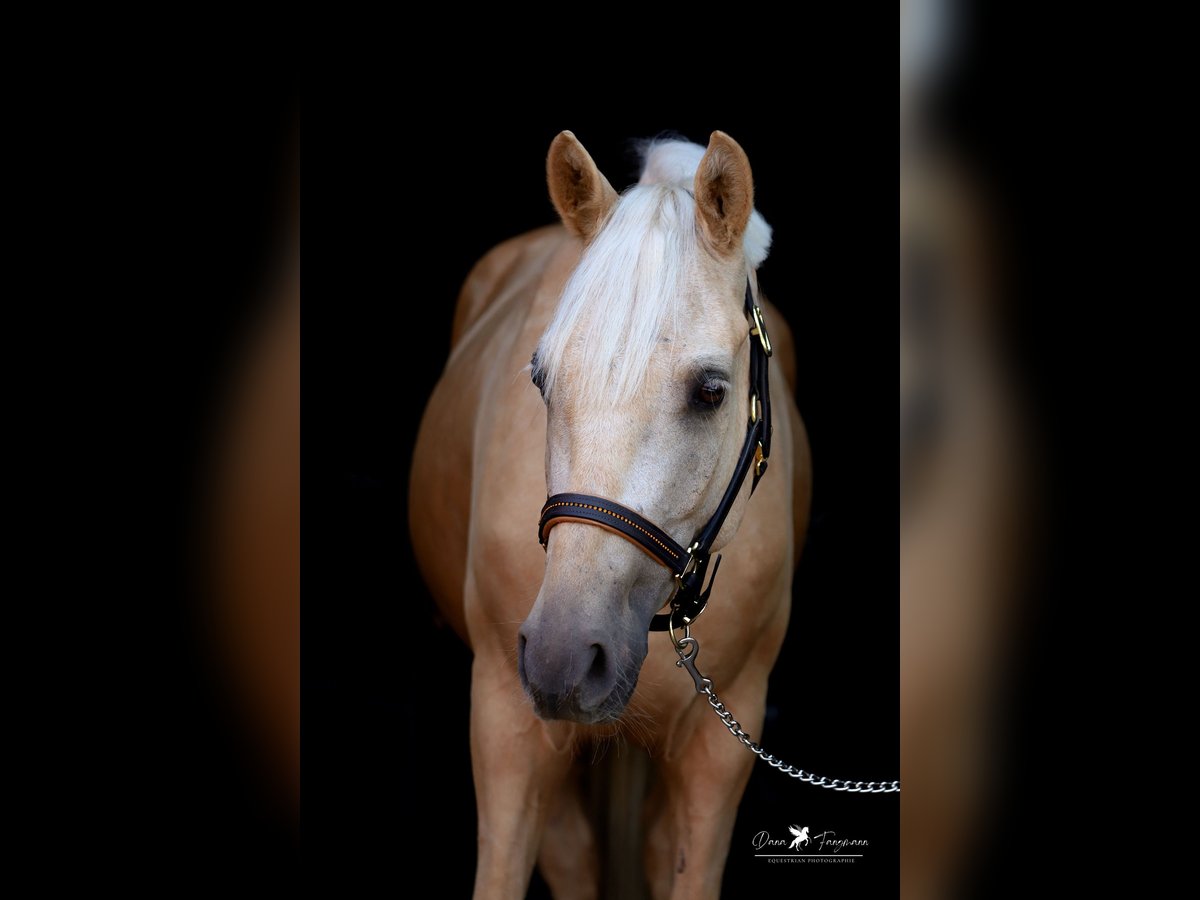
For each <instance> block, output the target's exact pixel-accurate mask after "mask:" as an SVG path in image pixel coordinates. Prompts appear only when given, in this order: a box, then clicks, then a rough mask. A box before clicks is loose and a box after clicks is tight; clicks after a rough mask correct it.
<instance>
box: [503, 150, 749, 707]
mask: <svg viewBox="0 0 1200 900" xmlns="http://www.w3.org/2000/svg"><path fill="white" fill-rule="evenodd" d="M547 180H548V183H549V189H550V197H551V200H552V201H553V203H554V206H555V208H556V209H557V211H558V213H559V216H560V217H561V219H562V222H563V224H564V225H565V226H566V228H567V230H568V231H569V232H571V233H572V234H573V235H575V236H576V237H577V238H578V239H579V241H580V257H579V261H578V264H577V265H576V266H575V268H574V270H573V271H572V273H571V275H570V276H569V278H568V279H567V281H566V284H565V286H564V288H563V290H562V295H561V297H560V299H559V302H558V305H557V307H556V309H555V312H554V315H553V317H552V319H551V321H550V324H549V325H548V327H547V328H546V331H545V332H544V333H543V335H542V337H541V340H540V341H539V343H538V346H537V351H536V353H535V354H534V357H533V362H532V375H533V381H534V383H535V384H536V385H537V387H538V388H539V389H540V391H541V393H542V397H543V399H544V401H545V404H546V410H547V413H546V415H547V429H546V486H547V492H548V494H556V493H560V492H566V491H579V492H586V493H588V494H592V495H599V496H602V497H605V498H607V499H609V500H612V501H615V502H616V503H619V504H621V505H623V506H625V507H628V508H629V509H632V510H635V511H636V512H638V513H639V514H641V515H642V516H644V517H646V518H647V519H649V520H651V521H652V522H655V523H657V524H658V525H659V526H660V527H662V528H663V529H665V530H666V531H667V532H668V533H669V534H673V535H674V536H675V537H676V539H677V540H680V541H681V542H686V540H687V539H688V538H689V537H690V536H691V535H693V534H695V533H696V531H697V529H699V528H700V527H701V526H702V525H703V524H704V523H705V521H706V520H707V519H708V517H709V516H710V515H711V514H712V512H713V510H714V508H715V507H716V506H717V505H718V503H719V501H720V498H721V496H722V494H723V492H724V490H725V488H726V486H727V485H728V483H729V481H730V478H731V476H732V474H733V471H734V468H735V465H736V462H737V458H738V453H739V449H740V447H741V444H742V442H743V439H744V437H745V434H746V422H747V420H748V416H749V390H748V387H749V381H748V379H749V377H750V376H749V354H750V344H749V341H748V339H747V327H746V318H745V313H744V308H743V307H744V296H745V291H746V283H747V278H748V277H749V278H751V279H753V277H754V271H755V269H756V267H757V266H758V265H759V263H761V262H762V260H763V258H764V257H765V256H766V253H767V248H768V246H769V243H770V229H769V227H768V226H767V224H766V222H765V221H763V219H762V218H761V216H759V215H758V214H757V213H756V212H755V211H754V191H753V182H752V175H751V170H750V164H749V161H748V160H747V158H746V154H745V153H744V152H743V150H742V148H741V147H740V146H738V144H737V143H736V142H735V141H734V140H733V139H732V138H730V137H728V136H727V135H725V134H723V133H721V132H714V134H713V135H712V138H711V140H710V141H709V144H708V147H707V149H706V148H704V147H700V146H699V145H696V144H690V143H686V142H683V141H660V142H654V143H651V144H650V145H649V147H648V149H647V150H646V153H645V161H644V166H643V171H642V175H641V179H640V181H639V182H638V183H637V184H636V185H634V186H633V187H631V188H630V189H628V190H627V191H626V192H625V193H624V194H622V195H618V194H617V192H616V191H615V190H613V188H612V186H611V185H610V184H609V182H608V180H607V179H606V178H605V177H604V176H603V175H602V174H601V173H600V171H599V169H598V168H597V167H596V164H595V163H594V162H593V160H592V158H591V156H590V155H589V154H588V152H587V151H586V150H585V149H584V147H583V145H582V144H580V143H579V141H578V140H576V139H575V136H574V135H572V134H571V133H570V132H563V133H562V134H560V135H559V136H558V137H557V138H555V140H554V142H553V144H552V145H551V147H550V154H549V157H548V161H547ZM748 497H749V487H748V486H744V488H743V490H742V491H741V493H740V495H739V497H738V500H737V502H736V503H735V505H734V507H733V509H732V511H731V513H730V515H729V517H728V518H727V519H726V521H725V524H724V526H723V528H722V530H721V532H720V534H719V535H718V539H717V542H716V545H715V546H716V547H717V548H719V547H720V545H721V544H723V543H727V542H728V540H729V538H730V537H731V536H732V535H733V534H734V533H735V531H736V530H737V527H738V524H739V522H740V520H741V517H742V514H743V512H744V509H745V504H746V500H747V499H748ZM670 585H671V581H670V578H669V576H668V574H667V573H666V571H665V570H664V569H663V568H662V567H661V566H660V565H659V564H658V563H656V562H655V561H654V560H653V559H652V558H651V557H650V556H649V555H648V554H646V553H643V552H641V551H640V550H639V548H637V547H636V546H634V545H633V544H631V543H630V542H629V541H627V540H624V539H622V538H620V537H619V536H617V535H614V534H612V533H610V532H608V531H606V530H604V529H602V528H596V527H590V526H585V525H584V524H581V523H573V522H564V523H562V524H560V525H558V526H557V527H555V528H554V529H553V530H552V531H551V532H550V534H549V536H548V540H547V543H546V571H545V577H544V579H543V582H542V585H541V589H540V591H539V592H538V595H537V598H536V600H535V602H534V604H533V608H532V610H531V611H530V613H529V615H528V617H527V618H526V619H525V621H524V623H523V624H522V625H521V628H520V631H519V636H518V647H517V651H518V657H517V658H518V668H519V673H520V678H521V683H522V684H523V685H524V688H525V690H526V692H527V694H528V695H529V697H530V699H531V700H532V702H533V706H534V708H535V710H536V711H537V713H538V714H539V715H540V716H542V717H543V718H552V719H570V720H573V721H576V722H581V723H597V722H604V721H610V720H614V719H616V718H618V717H619V716H620V715H621V713H622V712H623V711H624V709H625V707H626V705H627V703H628V702H629V699H630V697H631V696H632V694H633V691H634V688H635V687H636V685H637V679H638V675H639V673H640V671H641V667H642V663H643V661H644V659H645V656H646V652H647V629H648V626H649V624H650V620H651V618H652V617H653V616H654V614H655V613H656V612H657V611H658V610H659V609H660V608H661V607H662V606H663V603H664V601H665V600H666V599H667V596H668V595H669V593H670Z"/></svg>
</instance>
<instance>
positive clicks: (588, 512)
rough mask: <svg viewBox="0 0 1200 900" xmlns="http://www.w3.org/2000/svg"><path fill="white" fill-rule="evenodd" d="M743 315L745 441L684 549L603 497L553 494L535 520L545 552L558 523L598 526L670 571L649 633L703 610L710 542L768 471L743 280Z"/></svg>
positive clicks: (767, 417) (763, 367) (763, 398)
mask: <svg viewBox="0 0 1200 900" xmlns="http://www.w3.org/2000/svg"><path fill="white" fill-rule="evenodd" d="M745 312H746V318H747V319H748V320H749V322H750V335H751V337H752V338H753V337H757V338H758V340H757V341H755V340H751V342H750V423H749V425H748V426H747V427H746V440H745V441H744V442H743V443H742V452H741V454H740V455H739V456H738V462H737V468H736V469H734V471H733V478H732V479H730V481H729V486H728V487H727V488H725V493H724V495H723V496H722V497H721V502H720V503H718V504H717V508H716V510H715V511H714V512H713V514H712V516H711V517H710V518H709V520H708V522H707V523H706V524H705V525H704V527H703V528H701V529H700V531H699V532H697V534H696V535H695V537H693V538H692V542H691V543H690V544H689V545H688V546H687V547H686V548H685V547H683V546H681V545H680V544H678V543H676V542H675V540H674V539H673V538H672V537H671V536H670V535H669V534H667V533H666V532H665V531H663V530H662V529H661V528H659V527H658V526H657V525H655V524H654V523H653V522H651V521H650V520H649V519H646V518H643V517H642V516H640V515H638V514H637V513H636V512H634V511H633V510H632V509H629V508H628V507H626V506H622V505H621V504H620V503H615V502H613V501H612V500H608V499H606V498H604V497H596V496H593V495H591V494H570V493H566V494H555V495H554V496H552V497H549V498H547V500H546V505H545V506H543V507H542V516H541V519H540V520H539V521H538V541H539V542H540V543H541V545H542V549H543V550H544V549H546V542H547V540H549V534H550V529H551V528H553V527H554V526H555V525H557V524H559V523H560V522H583V523H585V524H588V525H598V526H600V527H601V528H604V529H607V530H608V531H611V532H613V533H614V534H618V535H620V536H621V537H623V538H625V539H626V540H627V541H630V542H631V543H633V544H635V545H636V546H638V547H639V548H641V549H642V550H644V551H645V552H646V553H648V554H649V555H650V556H651V557H652V558H653V559H654V560H655V561H656V562H658V563H660V564H661V565H663V566H665V567H666V568H667V569H669V570H670V571H671V573H672V574H673V575H674V579H675V590H674V592H673V593H672V594H671V596H670V598H669V599H668V601H667V602H668V603H670V605H671V612H669V613H660V614H658V615H656V616H655V617H654V619H653V620H652V621H651V623H650V630H651V631H666V630H667V629H668V628H671V627H674V628H682V627H684V626H686V625H690V624H691V623H692V622H694V621H695V620H696V618H697V616H699V615H700V613H702V612H703V611H704V607H705V605H706V604H707V603H708V597H709V594H711V593H712V586H713V582H714V581H716V578H717V570H718V569H719V568H720V566H721V557H720V556H718V557H717V559H716V562H715V563H714V564H713V573H712V578H711V579H710V580H709V582H708V589H707V590H701V589H702V588H703V586H704V578H705V574H706V573H707V572H708V564H709V555H710V552H711V550H712V545H713V541H715V540H716V539H717V535H718V534H719V533H720V531H721V526H722V525H724V524H725V518H726V517H727V516H728V515H729V510H730V509H732V508H733V503H734V501H735V500H736V499H737V495H738V493H739V492H740V491H741V489H742V484H743V483H744V482H745V480H746V476H747V475H748V474H749V473H750V471H751V469H753V470H754V480H753V482H752V483H751V485H750V493H751V494H753V493H754V489H755V488H757V487H758V480H759V479H760V478H762V476H763V473H764V472H765V471H766V470H767V457H768V456H770V455H771V393H770V389H769V387H770V386H769V384H768V382H767V360H768V359H769V358H770V356H771V339H770V338H769V337H768V336H767V328H766V325H765V324H763V318H762V310H761V309H760V308H759V307H758V306H757V305H756V304H755V302H754V294H753V292H752V291H751V289H750V279H749V278H747V279H746V309H745Z"/></svg>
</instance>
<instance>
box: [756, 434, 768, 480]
mask: <svg viewBox="0 0 1200 900" xmlns="http://www.w3.org/2000/svg"><path fill="white" fill-rule="evenodd" d="M766 468H767V457H766V456H765V455H764V454H763V445H762V441H759V442H758V447H757V448H755V450H754V477H755V478H762V473H763V472H765V471H766Z"/></svg>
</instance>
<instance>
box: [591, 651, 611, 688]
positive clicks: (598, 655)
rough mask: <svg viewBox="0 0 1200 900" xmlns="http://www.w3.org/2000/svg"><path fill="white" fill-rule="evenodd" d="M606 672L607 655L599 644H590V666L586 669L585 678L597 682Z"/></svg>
mask: <svg viewBox="0 0 1200 900" xmlns="http://www.w3.org/2000/svg"><path fill="white" fill-rule="evenodd" d="M607 671H608V655H607V654H606V653H605V652H604V648H603V647H602V646H600V645H599V644H592V664H591V666H589V667H588V673H587V677H588V678H589V679H590V680H593V681H599V680H600V679H602V678H603V677H604V675H605V673H606V672H607Z"/></svg>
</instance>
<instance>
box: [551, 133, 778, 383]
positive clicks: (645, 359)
mask: <svg viewBox="0 0 1200 900" xmlns="http://www.w3.org/2000/svg"><path fill="white" fill-rule="evenodd" d="M703 156H704V148H703V147H701V146H700V145H698V144H691V143H688V142H686V141H673V140H668V141H654V142H651V143H649V144H647V145H646V147H645V148H644V151H643V163H642V175H641V178H640V180H639V181H638V183H637V184H636V185H634V186H633V187H631V188H629V189H628V190H627V191H625V193H624V194H622V195H621V197H620V199H619V200H618V202H617V205H616V208H615V209H614V210H613V212H612V216H611V217H610V219H609V221H608V222H607V223H606V224H605V225H604V227H603V228H602V229H601V230H600V232H599V234H597V235H596V237H595V239H594V241H593V242H592V244H591V245H590V246H589V247H588V248H587V250H586V251H585V252H584V254H583V258H582V259H581V260H580V262H579V265H578V267H577V268H576V269H575V271H574V272H573V273H572V275H571V277H570V279H568V281H567V284H566V286H565V287H564V288H563V293H562V299H561V300H560V301H559V304H558V307H557V309H556V310H555V312H554V317H553V318H552V319H551V320H550V324H549V326H548V327H547V328H546V332H545V334H543V335H542V340H541V342H540V344H539V345H538V352H537V366H538V369H539V370H540V373H541V376H542V377H543V378H544V379H545V389H546V391H547V395H549V392H551V391H553V389H554V380H555V378H556V377H557V376H558V375H560V374H561V373H562V368H563V360H564V359H565V357H566V354H567V350H568V349H569V348H570V347H571V346H572V343H573V342H574V345H575V346H576V347H577V348H578V350H579V351H580V356H579V363H578V371H576V372H573V373H572V374H573V376H574V377H575V378H578V379H584V380H585V381H586V383H585V384H584V385H583V388H584V390H585V392H587V393H589V394H591V395H592V396H597V397H598V396H607V397H608V398H609V399H610V400H611V401H613V402H619V401H621V400H626V399H628V398H630V397H632V396H633V395H634V394H635V392H636V391H637V390H638V388H639V387H640V386H641V381H642V378H643V377H644V375H645V372H646V369H647V368H648V366H649V364H650V357H651V355H652V354H653V353H654V351H655V348H656V347H657V345H658V340H659V338H660V337H662V336H664V335H666V336H673V335H674V334H675V331H676V326H677V323H678V319H679V306H680V305H681V302H682V300H683V299H684V298H685V297H686V296H687V286H686V283H685V281H686V278H687V277H688V275H689V273H690V272H692V271H693V268H694V267H693V265H692V261H693V259H694V258H695V256H696V254H697V253H699V252H701V251H700V245H699V239H698V237H697V235H696V204H695V200H694V199H693V197H692V194H691V190H692V183H693V179H694V177H695V174H696V168H697V166H698V165H699V164H700V159H701V158H702V157H703ZM770 244H771V228H770V226H769V225H767V223H766V221H765V220H764V219H763V217H762V216H761V215H759V214H758V212H757V211H755V212H753V213H752V214H751V216H750V224H749V225H748V227H747V228H746V234H745V237H744V239H743V247H744V249H745V253H746V262H747V264H748V265H749V266H750V267H752V268H757V267H758V265H759V264H760V263H761V262H762V261H763V260H764V259H766V256H767V250H768V249H769V247H770Z"/></svg>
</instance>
